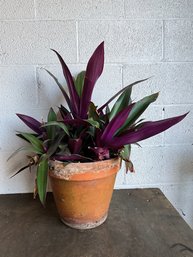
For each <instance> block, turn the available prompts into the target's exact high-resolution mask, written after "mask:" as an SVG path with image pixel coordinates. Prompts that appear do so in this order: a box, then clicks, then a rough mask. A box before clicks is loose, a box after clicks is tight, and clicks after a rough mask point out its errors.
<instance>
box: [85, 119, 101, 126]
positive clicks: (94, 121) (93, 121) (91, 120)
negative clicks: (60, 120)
mask: <svg viewBox="0 0 193 257" xmlns="http://www.w3.org/2000/svg"><path fill="white" fill-rule="evenodd" d="M86 121H87V122H88V123H89V124H91V125H92V126H93V127H96V128H100V124H99V123H98V121H96V120H93V119H92V118H90V119H88V120H86Z"/></svg>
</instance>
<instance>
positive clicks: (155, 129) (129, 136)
mask: <svg viewBox="0 0 193 257" xmlns="http://www.w3.org/2000/svg"><path fill="white" fill-rule="evenodd" d="M187 114H188V113H186V114H184V115H181V116H177V117H173V118H169V119H165V120H159V121H149V122H144V123H143V126H141V127H139V128H138V129H137V130H136V131H133V132H128V133H124V135H120V136H117V137H114V138H112V139H111V142H110V140H109V141H108V142H106V143H107V144H108V146H110V147H112V148H120V147H122V146H123V145H126V144H132V143H136V142H138V141H141V140H144V139H146V138H149V137H152V136H154V135H157V134H159V133H161V132H163V131H165V130H167V129H169V128H170V127H172V126H174V125H175V124H177V123H178V122H180V121H181V120H183V119H184V118H185V117H186V115H187Z"/></svg>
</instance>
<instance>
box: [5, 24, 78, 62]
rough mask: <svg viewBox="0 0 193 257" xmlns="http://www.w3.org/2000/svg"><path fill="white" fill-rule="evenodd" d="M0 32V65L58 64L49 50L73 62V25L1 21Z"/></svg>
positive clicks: (74, 39)
mask: <svg viewBox="0 0 193 257" xmlns="http://www.w3.org/2000/svg"><path fill="white" fill-rule="evenodd" d="M0 32H1V43H0V64H38V63H40V64H41V63H57V57H56V56H55V54H54V53H53V52H52V51H50V48H54V49H56V50H57V51H58V52H60V53H61V55H63V56H65V60H66V61H67V62H76V55H77V54H76V26H75V22H72V21H42V22H39V21H34V22H31V21H28V22H1V24H0Z"/></svg>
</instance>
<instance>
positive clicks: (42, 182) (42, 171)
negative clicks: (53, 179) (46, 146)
mask: <svg viewBox="0 0 193 257" xmlns="http://www.w3.org/2000/svg"><path fill="white" fill-rule="evenodd" d="M47 177H48V160H42V161H41V162H40V163H39V164H38V168H37V187H38V195H39V198H40V201H41V203H42V204H43V205H45V201H46V189H47Z"/></svg>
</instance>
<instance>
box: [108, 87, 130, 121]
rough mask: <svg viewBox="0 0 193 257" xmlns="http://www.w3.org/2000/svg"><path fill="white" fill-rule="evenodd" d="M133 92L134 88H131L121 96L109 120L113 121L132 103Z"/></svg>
mask: <svg viewBox="0 0 193 257" xmlns="http://www.w3.org/2000/svg"><path fill="white" fill-rule="evenodd" d="M131 91H132V87H129V88H127V89H126V90H125V91H124V92H123V93H122V94H121V95H120V96H119V98H118V99H117V101H116V102H115V104H114V106H113V108H112V110H111V112H110V115H109V120H112V119H113V118H114V117H115V116H116V115H117V114H118V113H119V112H120V111H122V110H123V109H124V108H126V107H127V106H128V105H129V104H130V103H131Z"/></svg>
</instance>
